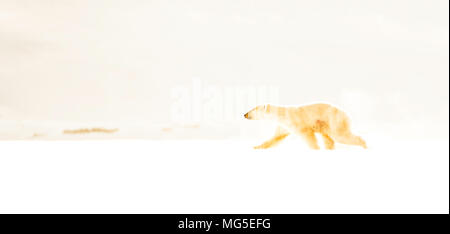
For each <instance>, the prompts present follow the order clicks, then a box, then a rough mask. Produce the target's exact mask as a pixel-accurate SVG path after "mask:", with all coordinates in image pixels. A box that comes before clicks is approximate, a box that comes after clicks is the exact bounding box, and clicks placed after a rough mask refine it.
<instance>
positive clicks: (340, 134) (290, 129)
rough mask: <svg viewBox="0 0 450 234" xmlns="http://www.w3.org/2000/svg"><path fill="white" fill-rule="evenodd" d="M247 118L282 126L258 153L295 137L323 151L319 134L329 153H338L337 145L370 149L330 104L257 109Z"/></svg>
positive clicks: (259, 147)
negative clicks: (268, 121)
mask: <svg viewBox="0 0 450 234" xmlns="http://www.w3.org/2000/svg"><path fill="white" fill-rule="evenodd" d="M244 117H245V118H247V119H252V120H253V119H255V120H258V119H269V120H274V121H277V123H278V124H279V127H278V128H277V130H276V132H275V135H274V136H273V137H272V139H270V140H268V141H266V142H264V143H263V144H261V145H259V146H255V149H267V148H269V147H272V146H275V145H277V144H278V143H280V142H281V141H282V140H283V139H285V138H286V137H287V136H288V135H289V134H291V133H294V134H298V135H300V136H302V137H303V139H305V141H306V142H307V144H308V146H309V147H310V148H312V149H319V145H318V144H317V139H316V136H315V133H320V134H321V135H322V137H323V140H324V144H325V148H326V149H334V141H336V142H338V143H342V144H348V145H359V146H362V147H364V148H367V146H366V142H365V141H364V140H363V139H362V138H361V137H359V136H355V135H353V134H352V132H351V131H350V120H349V118H348V117H347V115H346V114H345V113H344V112H343V111H341V110H339V109H337V108H336V107H334V106H332V105H329V104H323V103H318V104H311V105H305V106H300V107H280V106H273V105H264V106H257V107H255V108H253V109H252V110H251V111H249V112H248V113H247V114H245V115H244Z"/></svg>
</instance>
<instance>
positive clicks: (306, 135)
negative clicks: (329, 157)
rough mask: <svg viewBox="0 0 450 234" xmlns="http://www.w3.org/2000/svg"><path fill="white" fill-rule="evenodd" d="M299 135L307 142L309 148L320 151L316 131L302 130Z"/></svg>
mask: <svg viewBox="0 0 450 234" xmlns="http://www.w3.org/2000/svg"><path fill="white" fill-rule="evenodd" d="M298 133H299V135H300V136H302V137H303V139H304V140H305V141H306V143H307V144H308V146H309V148H311V149H315V150H318V149H320V147H319V145H318V144H317V138H316V135H314V131H313V130H312V129H307V130H301V131H298Z"/></svg>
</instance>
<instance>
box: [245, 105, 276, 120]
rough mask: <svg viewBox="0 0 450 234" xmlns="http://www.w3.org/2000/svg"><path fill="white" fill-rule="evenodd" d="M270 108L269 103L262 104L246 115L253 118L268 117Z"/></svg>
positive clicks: (247, 117)
mask: <svg viewBox="0 0 450 234" xmlns="http://www.w3.org/2000/svg"><path fill="white" fill-rule="evenodd" d="M269 109H270V105H268V104H267V105H260V106H257V107H255V108H253V109H252V110H250V111H249V112H247V113H246V114H245V115H244V117H245V118H246V119H251V120H258V119H266V118H267V115H268V113H269Z"/></svg>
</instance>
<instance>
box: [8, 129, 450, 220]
mask: <svg viewBox="0 0 450 234" xmlns="http://www.w3.org/2000/svg"><path fill="white" fill-rule="evenodd" d="M368 142H370V143H369V146H370V148H369V149H367V150H363V149H361V148H358V147H350V146H343V145H338V147H337V149H336V150H334V151H325V150H322V151H311V150H309V149H308V148H307V147H306V146H304V144H303V143H301V142H300V141H299V140H298V139H296V138H295V137H293V138H288V139H287V140H286V142H283V143H282V144H281V145H279V146H278V147H276V148H273V149H269V150H265V151H264V150H253V149H252V147H251V146H253V145H256V144H257V143H260V142H259V141H258V142H257V141H256V140H250V139H234V140H108V141H98V140H88V141H0V149H1V152H0V155H1V156H0V190H1V192H0V212H2V213H5V212H13V213H21V212H32V213H53V212H62V213H72V212H74V213H99V212H101V213H116V212H121V213H122V212H124V213H435V212H436V213H448V212H449V209H448V207H449V199H448V198H449V176H448V175H449V157H448V153H449V152H448V151H449V143H448V139H442V140H394V139H389V138H384V137H376V138H374V137H372V138H371V139H370V141H368Z"/></svg>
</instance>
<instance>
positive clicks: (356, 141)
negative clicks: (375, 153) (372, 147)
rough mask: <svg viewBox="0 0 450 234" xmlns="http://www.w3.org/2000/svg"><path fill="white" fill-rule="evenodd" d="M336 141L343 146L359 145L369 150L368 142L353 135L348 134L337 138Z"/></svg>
mask: <svg viewBox="0 0 450 234" xmlns="http://www.w3.org/2000/svg"><path fill="white" fill-rule="evenodd" d="M335 140H336V141H337V142H339V143H342V144H347V145H359V146H361V147H363V148H365V149H367V146H366V142H365V141H364V140H363V139H362V138H361V137H359V136H355V135H353V134H351V133H346V134H343V135H339V136H336V137H335Z"/></svg>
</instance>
